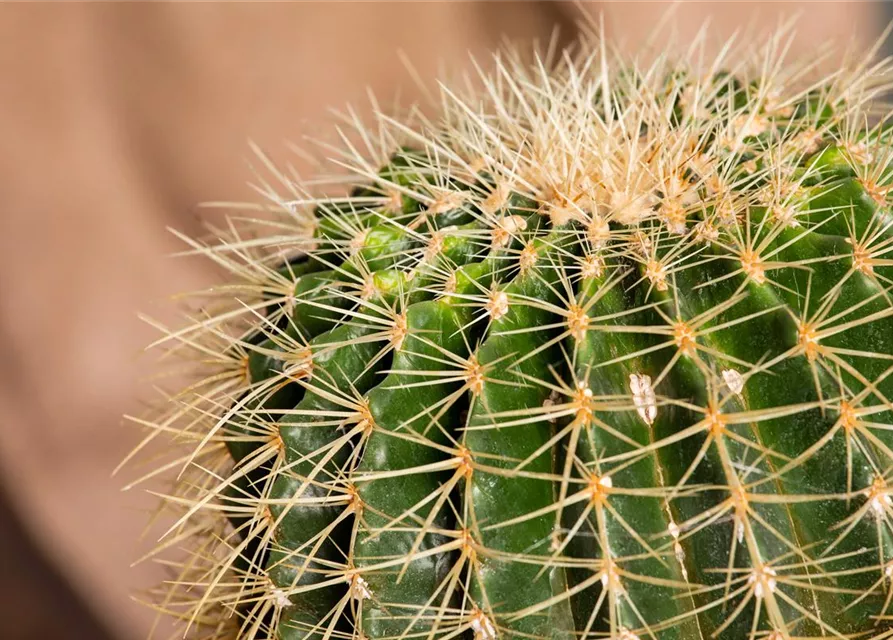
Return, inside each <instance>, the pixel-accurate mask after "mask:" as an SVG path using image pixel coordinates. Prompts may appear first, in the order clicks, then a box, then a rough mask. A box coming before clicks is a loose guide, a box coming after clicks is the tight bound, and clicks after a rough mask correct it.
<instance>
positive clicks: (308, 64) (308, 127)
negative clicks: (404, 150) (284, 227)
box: [0, 2, 881, 638]
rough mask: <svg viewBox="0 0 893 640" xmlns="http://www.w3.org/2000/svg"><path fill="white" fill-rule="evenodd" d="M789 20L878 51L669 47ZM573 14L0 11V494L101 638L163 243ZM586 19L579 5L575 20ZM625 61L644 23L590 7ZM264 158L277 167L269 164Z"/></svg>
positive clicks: (459, 9)
mask: <svg viewBox="0 0 893 640" xmlns="http://www.w3.org/2000/svg"><path fill="white" fill-rule="evenodd" d="M804 7H806V9H807V11H806V12H805V16H804V17H805V21H804V22H803V23H802V25H801V28H800V29H801V31H804V32H806V33H808V34H811V35H810V38H809V39H805V44H801V45H800V49H799V50H800V51H801V52H802V53H803V54H808V53H809V51H810V48H811V47H812V46H814V44H811V43H816V42H818V41H820V40H823V39H827V38H829V37H839V36H841V35H842V36H843V37H844V38H846V37H848V36H849V35H850V34H852V33H856V34H859V36H860V37H861V38H862V39H863V40H864V39H867V38H871V37H873V34H875V33H876V32H878V31H880V26H881V18H880V17H879V16H878V15H876V14H875V13H873V11H874V8H873V6H871V5H863V4H856V3H827V4H823V5H820V6H815V5H806V4H805V3H800V4H796V5H786V6H785V7H783V8H779V7H778V6H773V5H770V4H768V3H766V4H745V3H741V4H737V3H734V4H733V3H724V4H723V5H722V6H721V7H717V6H714V5H710V4H695V3H685V4H684V6H682V7H680V8H679V10H678V13H679V15H678V16H677V23H678V24H680V26H681V28H682V29H683V30H685V33H689V30H691V29H694V27H695V25H698V26H699V25H700V23H701V20H702V17H703V16H704V15H705V14H709V13H716V21H715V25H716V26H715V28H714V30H715V32H716V33H717V34H718V33H728V32H731V31H732V30H734V29H735V28H736V27H738V26H739V25H741V24H743V23H745V22H747V21H748V20H750V19H751V18H752V17H753V16H754V15H756V14H759V18H760V19H761V20H762V21H764V22H772V21H774V20H775V19H776V16H777V15H778V13H779V12H780V11H784V12H785V13H787V14H790V13H793V12H795V11H797V10H798V9H800V8H804ZM578 8H579V7H574V6H571V5H558V4H554V5H550V4H547V3H534V2H530V3H524V4H511V3H498V4H497V3H493V4H487V5H482V4H475V3H426V4H411V3H404V4H383V3H344V4H340V3H339V4H335V3H330V4H127V5H125V4H111V5H105V4H74V5H64V6H61V5H9V4H4V5H0V292H2V295H0V330H2V333H0V362H2V364H0V376H2V377H0V475H2V478H3V481H4V482H5V483H7V485H8V486H9V487H10V490H11V491H12V492H13V493H14V495H15V498H16V503H17V507H18V508H19V510H20V511H21V513H22V514H23V517H24V518H25V519H26V521H27V523H28V525H29V527H30V528H31V531H32V532H33V534H34V536H36V538H37V539H38V541H39V542H40V543H41V544H42V545H43V546H44V548H45V549H47V550H48V552H49V553H50V554H51V556H52V557H53V558H54V559H55V560H56V561H57V562H58V563H59V564H60V566H62V567H63V569H64V571H65V572H66V573H67V574H68V575H69V576H71V578H72V579H73V580H74V582H75V583H76V584H77V585H78V586H79V588H80V589H81V590H82V591H83V592H84V593H85V594H87V596H88V599H89V601H90V602H91V604H92V605H93V606H94V607H95V608H96V610H97V611H100V612H101V613H102V615H103V616H104V617H105V618H106V619H107V620H108V621H109V622H110V623H111V624H112V626H113V627H114V629H115V630H116V631H117V632H118V633H119V634H120V635H121V637H126V638H130V637H134V638H135V637H142V636H143V635H145V630H146V628H147V624H148V622H149V620H150V618H151V615H150V613H149V612H148V611H147V610H144V609H142V608H140V607H138V606H136V605H133V604H132V603H131V602H130V601H129V599H128V592H129V591H130V590H131V589H133V588H135V587H139V586H145V585H147V584H149V583H150V582H152V581H153V580H156V579H157V578H158V577H159V576H160V574H159V573H158V572H157V570H156V569H155V568H153V567H152V566H150V565H145V566H141V567H139V568H137V569H133V570H131V569H129V568H128V565H129V563H130V561H131V560H133V559H134V558H135V557H136V556H137V555H138V554H139V553H141V552H143V551H145V550H146V548H147V544H146V543H137V542H136V541H135V539H136V537H137V536H138V534H139V532H140V531H141V529H142V527H143V524H144V520H145V516H144V514H143V513H142V512H141V511H140V509H142V508H145V506H146V505H147V504H150V503H151V501H149V502H147V501H146V500H145V499H144V498H141V497H140V496H138V495H135V494H129V493H128V494H122V493H120V492H119V490H118V487H119V486H120V484H121V483H122V482H123V480H119V479H110V477H109V474H110V472H111V470H112V468H113V467H114V466H115V464H116V463H117V461H118V460H119V459H120V458H121V457H122V456H123V455H124V454H125V453H126V452H127V451H128V450H129V449H130V447H132V446H133V445H134V444H135V443H136V441H137V439H138V434H137V433H136V431H135V430H134V429H133V428H131V427H128V426H126V425H122V423H121V420H120V416H121V414H123V413H125V412H134V411H138V410H139V400H140V398H146V397H148V396H149V393H148V392H147V387H146V383H145V382H141V381H140V377H141V374H142V372H141V371H140V366H141V362H142V361H141V360H140V358H139V357H138V354H139V350H140V348H141V346H142V345H144V344H145V343H147V342H148V341H149V340H150V339H151V338H153V337H154V333H153V331H152V330H151V329H149V328H148V327H146V326H145V325H143V324H142V323H141V322H140V321H139V320H138V319H137V313H138V311H148V312H150V313H152V314H154V315H157V316H160V317H171V313H170V308H169V307H166V303H165V298H166V297H167V296H169V295H170V294H173V293H175V292H178V291H182V290H187V289H191V288H194V287H195V286H197V285H198V284H200V283H202V282H207V281H208V279H209V277H210V271H209V270H208V269H207V266H206V265H204V264H203V263H201V262H194V261H193V262H191V261H188V260H173V259H170V258H166V257H165V256H166V255H167V254H169V253H171V252H173V251H175V250H178V249H180V248H181V247H180V246H179V245H178V243H177V242H176V241H175V240H174V239H173V237H172V236H171V235H170V234H169V233H168V232H166V231H165V227H166V226H168V225H172V226H175V227H177V228H179V229H182V230H185V231H187V232H197V231H198V230H199V226H198V222H197V217H196V210H195V207H194V205H195V204H196V203H198V202H201V201H204V200H233V199H242V198H250V197H252V196H251V192H250V190H249V189H248V188H247V187H246V186H245V182H246V180H248V179H249V178H250V172H249V170H248V168H247V165H246V162H245V159H246V158H247V157H248V150H247V144H246V142H247V140H248V139H249V138H251V139H253V140H255V141H257V142H258V143H259V144H260V145H261V146H262V147H264V148H267V149H271V150H272V151H273V152H274V153H273V155H274V156H276V155H283V154H284V145H283V142H284V141H286V140H292V141H299V140H300V139H301V138H302V137H303V136H306V135H316V134H318V133H319V131H320V128H322V127H325V126H326V123H327V122H328V121H329V116H328V115H327V111H326V109H327V108H328V107H330V106H337V107H340V106H343V105H344V104H345V103H347V102H356V103H364V102H365V90H366V87H367V86H370V87H372V88H373V89H374V91H375V92H376V93H377V94H378V95H379V96H380V97H381V98H382V101H383V103H384V104H388V102H389V100H390V98H391V97H392V96H395V95H396V92H397V89H398V87H402V88H403V91H402V94H401V95H402V98H403V100H402V101H403V102H404V103H405V102H407V101H408V100H410V99H412V98H413V97H414V95H415V92H416V90H415V89H414V88H413V85H412V83H411V82H410V80H409V77H408V75H407V73H406V72H405V71H404V70H403V67H402V66H401V63H400V62H399V58H398V55H397V51H398V49H402V50H403V51H405V52H406V54H407V55H408V57H409V58H411V59H412V60H413V61H414V64H415V66H416V67H417V68H418V70H419V72H420V74H421V75H422V76H430V75H433V74H434V73H435V71H436V69H437V66H438V63H439V62H440V61H448V62H449V64H448V65H447V66H448V67H449V68H450V69H451V70H452V69H455V68H458V67H462V66H467V55H466V52H467V51H473V52H475V53H477V54H480V55H483V54H484V53H485V52H486V51H487V50H489V49H492V48H493V47H495V46H496V44H497V43H498V41H499V39H500V37H501V36H502V35H508V36H510V37H511V38H513V39H517V40H519V41H524V40H528V39H530V38H532V37H540V38H546V37H548V35H549V33H550V31H551V29H552V28H553V26H554V25H555V24H556V23H559V22H561V23H564V24H565V31H567V28H566V27H567V19H568V16H570V15H572V14H573V13H574V12H575V11H577V10H578ZM582 9H583V11H585V12H588V13H591V14H593V15H594V13H595V11H596V10H597V6H596V5H587V6H584V7H582ZM605 9H606V12H607V15H608V18H609V19H608V24H609V26H610V28H611V30H612V31H614V32H620V33H622V34H624V35H625V36H627V37H628V42H629V43H630V44H629V46H630V47H631V48H633V49H634V48H635V47H636V46H637V45H636V43H638V42H641V41H642V39H643V38H644V34H646V33H647V32H648V30H649V29H648V27H647V25H653V24H654V22H655V21H656V20H657V19H658V18H659V17H660V14H661V12H662V11H663V10H664V9H665V7H664V6H662V5H660V4H656V3H641V4H639V3H629V4H608V5H606V6H605ZM280 152H283V153H280Z"/></svg>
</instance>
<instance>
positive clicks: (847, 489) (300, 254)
mask: <svg viewBox="0 0 893 640" xmlns="http://www.w3.org/2000/svg"><path fill="white" fill-rule="evenodd" d="M780 41H781V36H776V37H775V38H774V39H772V40H771V42H770V45H769V46H768V48H767V50H766V51H767V52H764V53H763V54H759V55H758V54H754V55H752V56H751V57H745V58H744V60H745V62H744V63H741V62H740V61H739V60H733V59H729V60H722V59H721V60H719V61H717V62H716V63H715V64H713V65H712V66H707V67H706V69H705V68H699V67H695V65H694V64H693V63H692V64H689V63H687V62H686V61H685V60H683V61H681V62H680V61H669V60H661V61H659V62H658V63H657V64H656V65H655V66H654V67H652V68H650V69H648V70H647V71H635V72H634V71H633V70H634V69H635V66H634V65H632V64H630V63H628V62H626V61H617V60H613V59H610V57H609V56H607V54H604V53H599V49H595V50H594V52H593V51H590V49H587V48H585V47H584V48H583V50H582V52H581V53H580V54H578V55H577V56H576V57H572V56H568V57H566V58H564V59H561V60H551V59H548V58H547V59H538V61H537V62H536V63H534V64H532V65H530V66H527V65H525V64H524V63H522V62H520V61H519V59H518V58H517V56H514V57H510V59H509V60H508V61H506V60H502V61H500V62H499V64H498V65H497V70H496V71H495V72H494V75H492V76H484V77H483V80H484V83H483V84H484V88H483V90H482V93H480V94H475V95H474V96H472V97H462V96H459V95H457V94H455V93H452V92H450V91H448V90H446V91H445V97H444V107H445V109H444V111H445V115H444V117H443V120H441V121H438V122H436V123H431V122H428V121H425V120H423V121H422V122H421V123H419V124H417V125H396V124H394V123H393V122H392V121H390V120H388V119H385V118H382V120H381V122H380V130H379V131H378V132H377V133H376V135H375V136H366V135H365V134H363V135H362V136H361V137H362V138H363V139H364V140H365V143H366V144H367V145H370V148H369V149H367V151H368V153H366V152H362V153H361V152H359V151H357V150H356V149H355V148H354V147H353V146H349V149H348V151H347V152H345V158H346V159H347V160H346V161H345V163H346V164H349V165H350V166H351V167H352V168H353V169H354V171H355V173H356V176H355V178H354V180H355V183H356V187H355V188H354V190H353V191H352V192H351V194H350V195H349V196H345V197H343V198H335V197H332V198H329V199H326V200H324V201H320V200H315V199H313V198H310V197H309V196H308V197H299V198H298V199H297V201H295V202H289V201H286V200H285V199H283V198H281V197H279V196H275V195H274V194H273V192H272V191H271V192H270V193H271V199H272V200H273V202H274V203H277V204H278V205H280V206H281V219H280V221H279V222H278V224H279V225H280V227H281V228H286V229H287V228H289V225H294V227H295V228H296V229H298V228H300V230H301V231H300V232H298V231H295V233H294V234H292V235H288V234H279V235H276V237H275V238H270V239H268V240H264V238H263V237H261V238H260V241H258V240H256V239H248V240H246V239H245V238H244V237H242V236H241V235H239V233H238V232H235V231H233V232H231V233H230V235H227V236H226V237H225V239H224V241H223V242H222V243H221V244H219V245H217V246H206V245H200V244H195V246H196V248H197V249H198V250H200V251H202V252H206V253H208V254H210V255H213V256H214V257H215V259H217V260H218V262H219V263H221V264H223V265H224V266H225V267H227V268H229V269H230V270H231V271H232V272H234V273H235V274H237V276H238V278H239V282H240V284H239V285H234V288H233V289H232V290H227V291H224V292H223V294H222V295H220V294H219V293H218V296H219V297H221V298H223V299H224V303H226V302H227V301H228V300H232V299H233V298H236V299H238V302H239V305H237V306H233V305H231V304H230V305H229V306H227V305H226V304H224V306H223V310H222V311H219V312H216V311H215V312H214V313H212V314H211V316H210V320H209V319H207V318H204V319H202V321H201V322H199V323H197V324H196V325H193V326H190V327H187V328H186V329H184V330H178V331H174V332H171V335H170V338H169V339H173V340H176V341H178V342H181V343H182V344H183V345H184V346H185V347H186V348H187V349H193V350H196V351H199V352H202V353H204V354H205V356H206V357H205V358H204V362H203V364H202V366H203V367H209V368H210V370H209V372H208V373H207V374H206V377H204V378H200V379H199V380H198V381H197V382H196V383H195V385H193V386H192V387H190V389H188V390H187V391H186V392H184V394H183V395H182V396H181V397H180V402H178V403H177V407H176V408H175V409H173V410H171V412H170V413H169V414H167V415H166V416H165V417H164V418H163V419H160V420H157V421H155V422H154V423H153V424H154V426H156V432H168V431H171V430H173V431H175V432H176V433H177V434H178V436H179V437H181V438H183V437H185V438H186V439H187V440H191V441H192V444H193V445H194V446H193V447H192V450H191V453H189V454H188V456H187V458H185V459H182V460H180V464H181V465H182V464H185V465H186V469H187V471H188V472H189V476H188V477H189V480H188V481H181V484H180V485H179V488H178V489H177V490H176V491H175V492H174V493H173V494H172V495H171V496H170V497H169V498H168V500H167V502H168V505H169V506H170V507H171V508H173V509H176V510H179V517H178V520H177V522H176V524H175V526H174V528H173V531H174V532H175V533H172V534H171V535H174V536H177V537H178V540H179V541H180V542H181V543H183V542H185V541H192V542H190V544H192V545H193V546H194V552H193V554H192V556H191V558H190V560H189V561H188V562H184V563H183V564H182V567H181V569H182V570H181V575H180V577H179V578H178V580H177V581H175V582H174V583H173V587H171V588H170V589H169V590H168V592H167V596H166V597H165V598H164V599H163V600H162V603H163V604H162V605H161V606H162V608H163V609H165V610H170V611H172V612H178V611H179V613H178V615H180V616H181V617H182V618H183V619H184V620H186V621H188V623H189V624H190V628H192V629H198V630H200V632H201V633H203V634H204V636H203V637H231V636H237V637H246V638H254V637H275V638H283V639H288V640H293V639H298V638H300V639H302V640H306V639H313V640H323V639H329V638H358V639H359V638H364V639H366V638H368V639H379V638H381V639H385V638H387V639H389V640H397V639H401V640H402V639H403V638H424V639H432V640H433V639H435V638H436V639H442V640H447V639H449V638H454V637H473V638H475V640H493V639H495V638H530V639H532V638H537V639H538V638H549V639H555V640H558V639H561V640H570V639H571V638H581V639H586V638H608V637H610V638H616V639H625V640H633V639H634V638H642V639H644V638H654V639H656V640H670V639H679V640H686V639H689V638H708V637H721V638H771V639H773V640H780V639H782V638H784V639H793V638H810V637H815V638H818V637H845V638H868V637H874V638H887V637H893V635H891V634H893V631H891V629H893V627H891V626H890V625H889V624H888V618H889V617H890V616H891V615H893V614H891V600H893V582H891V575H893V526H891V525H893V501H891V498H890V489H889V488H888V484H889V483H890V480H887V478H888V477H890V474H891V468H893V449H891V447H893V405H891V400H890V398H891V397H893V318H891V316H893V298H891V295H890V288H891V280H890V277H891V275H893V269H891V265H893V262H891V261H890V260H889V258H888V257H887V254H888V253H889V252H890V250H891V249H890V247H893V218H891V214H890V207H889V204H888V199H887V193H888V190H889V187H888V184H889V181H888V177H889V175H888V174H889V171H888V164H889V161H890V158H891V155H893V154H891V152H890V151H889V150H888V147H889V142H888V137H889V136H888V133H887V131H886V128H885V127H884V126H883V124H878V125H875V124H873V122H874V121H875V120H873V119H872V118H873V117H874V115H873V114H875V113H877V111H878V104H877V100H876V98H877V95H878V94H879V92H880V91H881V90H882V89H883V88H884V80H883V78H884V77H885V76H884V74H885V73H886V67H884V66H877V67H870V68H869V67H868V66H865V65H863V66H857V67H856V68H855V69H854V70H853V71H851V72H846V73H841V74H838V75H836V76H834V77H833V78H829V79H824V80H821V81H819V82H817V83H813V84H812V85H809V84H806V85H805V86H806V87H807V89H805V90H801V89H800V84H801V83H800V75H801V72H802V71H803V69H801V68H800V67H797V66H796V65H784V64H781V63H780V61H779V59H778V58H777V56H775V53H774V52H775V51H776V50H778V49H779V48H780V44H779V43H780ZM696 58H697V56H695V57H694V58H693V59H696ZM726 66H728V67H730V68H731V69H730V72H729V73H724V72H723V73H720V72H718V71H717V70H718V69H721V68H723V67H726ZM547 69H548V71H547ZM358 131H361V132H362V131H363V130H362V129H360V128H359V127H358ZM364 136H365V137H364ZM372 137H375V138H376V139H377V140H380V141H381V147H382V148H381V149H378V148H375V147H373V146H371V145H373V143H372V142H370V139H371V138H372ZM376 163H377V164H376ZM379 165H380V166H379ZM286 184H287V186H289V188H290V190H291V193H292V194H295V193H299V190H298V187H295V185H292V184H291V183H290V182H286ZM305 208H306V209H307V210H310V211H312V214H311V215H312V216H313V219H314V228H315V232H314V233H313V234H312V236H310V235H308V234H306V233H304V232H303V229H305V228H306V226H307V225H306V219H305V218H304V217H303V216H305V215H306V214H305V213H303V212H304V210H305ZM258 247H259V248H260V249H258ZM283 247H284V248H285V249H287V250H288V251H289V252H290V253H292V254H295V255H296V256H297V258H296V259H294V260H292V262H290V263H288V264H286V265H285V266H282V265H283V262H282V253H281V250H282V249H283ZM234 292H235V293H234ZM218 299H219V298H218ZM249 299H250V301H249ZM221 343H222V344H223V346H221ZM209 354H210V355H209ZM209 358H210V360H211V362H208V359H209ZM202 370H203V371H204V369H202ZM172 425H173V426H172ZM187 592H192V593H193V594H195V593H197V594H198V595H192V596H191V597H189V598H185V599H184V598H183V594H185V593H187ZM178 607H182V609H178Z"/></svg>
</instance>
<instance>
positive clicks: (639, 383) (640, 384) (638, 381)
mask: <svg viewBox="0 0 893 640" xmlns="http://www.w3.org/2000/svg"><path fill="white" fill-rule="evenodd" d="M629 390H630V391H631V392H632V394H633V403H634V404H635V405H636V411H637V412H638V414H639V417H640V418H642V420H644V421H645V423H646V424H649V425H650V424H653V423H654V419H655V418H656V417H657V399H656V397H655V395H654V389H653V388H652V387H651V376H648V375H644V374H639V373H631V374H630V376H629Z"/></svg>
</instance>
